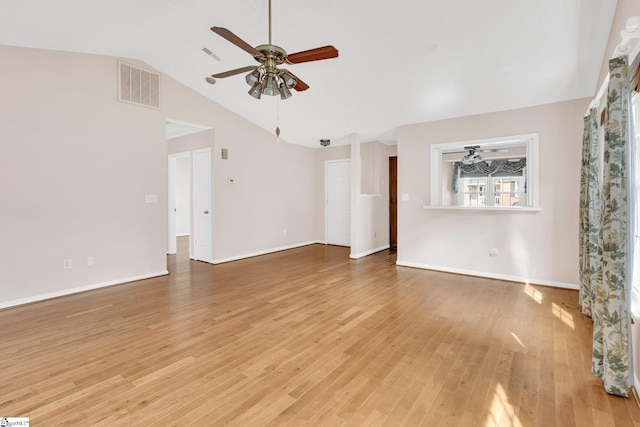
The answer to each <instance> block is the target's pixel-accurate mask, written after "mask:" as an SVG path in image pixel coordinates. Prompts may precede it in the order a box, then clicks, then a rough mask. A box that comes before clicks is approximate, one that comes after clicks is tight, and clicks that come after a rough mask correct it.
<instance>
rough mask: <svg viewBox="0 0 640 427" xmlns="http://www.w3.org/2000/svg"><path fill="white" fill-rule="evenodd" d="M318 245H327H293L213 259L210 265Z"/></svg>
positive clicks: (317, 241)
mask: <svg viewBox="0 0 640 427" xmlns="http://www.w3.org/2000/svg"><path fill="white" fill-rule="evenodd" d="M316 243H320V244H323V245H324V244H325V243H324V242H321V241H319V240H313V241H310V242H304V243H295V244H293V245H287V246H280V247H278V248H271V249H265V250H263V251H257V252H250V253H248V254H243V255H236V256H232V257H228V258H220V259H212V260H211V261H210V263H211V264H223V263H225V262H231V261H238V260H241V259H246V258H253V257H255V256H260V255H267V254H271V253H274V252H280V251H286V250H287V249H295V248H300V247H302V246H309V245H314V244H316Z"/></svg>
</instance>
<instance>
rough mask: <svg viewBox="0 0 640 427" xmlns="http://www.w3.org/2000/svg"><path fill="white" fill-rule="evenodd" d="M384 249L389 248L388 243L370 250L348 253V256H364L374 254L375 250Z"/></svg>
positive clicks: (353, 257) (352, 257)
mask: <svg viewBox="0 0 640 427" xmlns="http://www.w3.org/2000/svg"><path fill="white" fill-rule="evenodd" d="M385 249H389V245H384V246H380V247H378V248H375V249H371V250H370V251H365V252H360V253H359V254H350V255H349V258H351V259H358V258H362V257H366V256H367V255H371V254H375V253H376V252H380V251H384V250H385Z"/></svg>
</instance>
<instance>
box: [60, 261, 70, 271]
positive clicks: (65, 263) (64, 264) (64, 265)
mask: <svg viewBox="0 0 640 427" xmlns="http://www.w3.org/2000/svg"><path fill="white" fill-rule="evenodd" d="M62 268H64V269H65V270H71V260H70V259H65V260H63V261H62Z"/></svg>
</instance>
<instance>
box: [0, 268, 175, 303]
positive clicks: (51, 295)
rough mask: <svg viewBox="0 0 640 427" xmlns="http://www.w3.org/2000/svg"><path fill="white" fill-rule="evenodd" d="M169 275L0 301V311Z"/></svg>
mask: <svg viewBox="0 0 640 427" xmlns="http://www.w3.org/2000/svg"><path fill="white" fill-rule="evenodd" d="M167 274H169V271H167V270H164V271H159V272H157V273H150V274H143V275H141V276H133V277H125V278H122V279H116V280H111V281H108V282H102V283H96V284H93V285H87V286H80V287H77V288H71V289H64V290H61V291H57V292H48V293H46V294H40V295H34V296H32V297H27V298H20V299H15V300H11V301H0V309H4V308H9V307H15V306H18V305H24V304H31V303H34V302H38V301H44V300H48V299H52V298H58V297H63V296H66V295H72V294H77V293H80V292H86V291H90V290H93V289H99V288H106V287H108V286H113V285H121V284H123V283H128V282H135V281H138V280H144V279H151V278H154V277H160V276H166V275H167Z"/></svg>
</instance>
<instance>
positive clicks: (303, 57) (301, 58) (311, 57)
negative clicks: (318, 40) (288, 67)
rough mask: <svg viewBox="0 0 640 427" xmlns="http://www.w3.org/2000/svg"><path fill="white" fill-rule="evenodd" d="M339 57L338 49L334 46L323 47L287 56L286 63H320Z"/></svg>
mask: <svg viewBox="0 0 640 427" xmlns="http://www.w3.org/2000/svg"><path fill="white" fill-rule="evenodd" d="M337 57H338V49H336V48H335V47H333V46H323V47H318V48H316V49H310V50H305V51H302V52H296V53H292V54H291V55H289V56H287V58H286V61H287V62H288V63H290V64H300V63H301V62H310V61H319V60H321V59H330V58H337Z"/></svg>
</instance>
